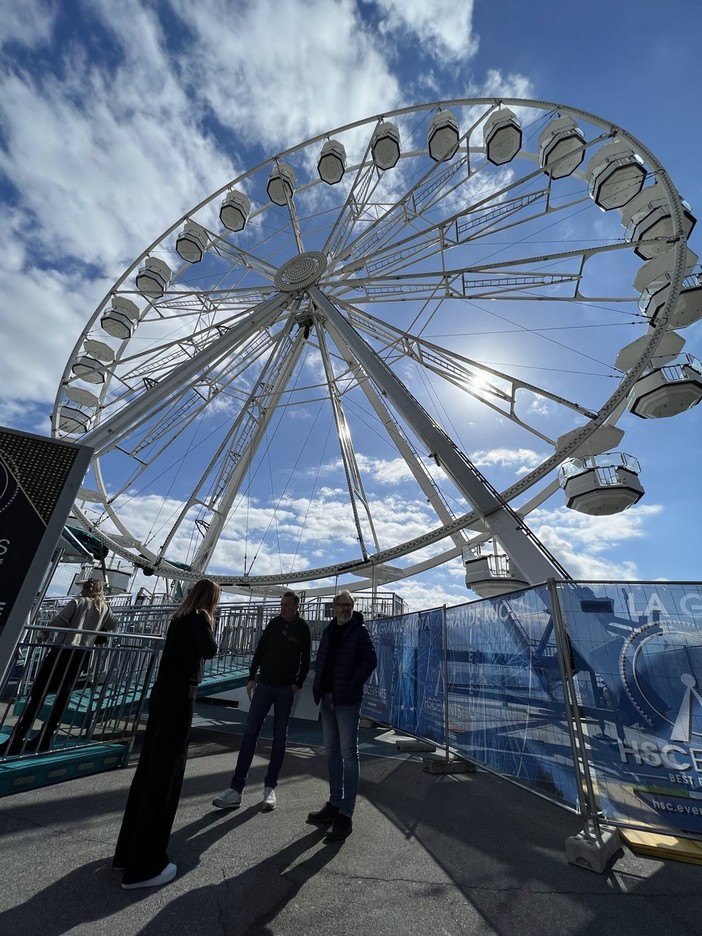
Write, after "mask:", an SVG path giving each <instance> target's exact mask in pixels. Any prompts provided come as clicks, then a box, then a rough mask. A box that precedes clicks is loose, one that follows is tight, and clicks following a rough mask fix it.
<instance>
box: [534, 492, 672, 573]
mask: <svg viewBox="0 0 702 936" xmlns="http://www.w3.org/2000/svg"><path fill="white" fill-rule="evenodd" d="M661 511H662V508H661V507H660V506H658V505H655V504H652V505H647V506H636V507H633V508H631V509H630V510H626V511H623V512H622V513H619V514H614V515H612V516H608V517H590V516H587V515H586V514H581V513H578V512H577V511H573V510H568V509H567V508H566V507H560V508H558V509H556V510H550V511H549V510H536V511H534V513H533V514H531V515H530V516H529V518H528V520H527V522H528V523H529V526H530V527H531V528H532V529H533V530H534V532H535V533H536V535H537V536H538V537H539V539H540V540H541V542H542V543H543V544H544V545H545V546H546V547H547V548H548V549H549V550H550V551H551V552H552V553H553V554H554V555H555V556H556V557H557V558H558V560H559V561H560V562H561V563H562V565H563V566H564V567H565V568H566V569H567V570H568V572H569V573H570V574H571V575H572V576H573V578H575V579H636V578H637V577H638V569H637V566H636V563H635V562H634V561H632V560H629V559H622V558H621V556H622V555H626V549H625V544H626V543H627V542H629V543H630V542H631V541H632V540H636V539H640V538H642V537H644V536H646V535H647V533H648V531H647V529H646V527H647V524H649V523H650V521H651V520H653V519H654V518H656V517H658V516H659V515H660V513H661Z"/></svg>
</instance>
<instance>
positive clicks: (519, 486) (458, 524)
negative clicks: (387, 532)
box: [55, 97, 686, 582]
mask: <svg viewBox="0 0 702 936" xmlns="http://www.w3.org/2000/svg"><path fill="white" fill-rule="evenodd" d="M459 105H460V106H486V105H489V106H490V107H499V106H509V105H512V106H516V107H524V108H530V107H531V108H538V109H541V110H550V111H554V112H559V111H563V112H565V113H567V114H569V115H574V116H576V117H580V118H583V119H586V120H587V121H589V122H591V123H593V124H595V125H598V126H601V127H603V128H608V129H609V131H610V132H611V133H612V134H614V133H616V134H618V135H620V136H621V137H623V138H624V139H626V140H628V141H629V142H631V143H632V144H634V145H635V146H636V148H637V151H638V152H640V153H642V154H643V155H644V157H645V158H646V160H647V162H648V163H650V165H651V167H652V168H653V169H655V171H656V173H657V180H658V181H659V182H660V183H661V185H662V188H663V190H664V191H665V194H666V196H667V198H668V200H669V203H670V205H671V209H672V208H673V207H677V208H678V214H679V203H680V197H679V195H678V193H677V191H676V190H675V189H674V187H673V186H672V183H671V181H670V179H669V178H668V175H667V173H666V171H665V169H664V168H663V166H662V165H661V164H660V163H659V162H658V160H657V159H656V157H655V156H654V155H653V154H652V153H651V152H650V151H649V150H648V148H647V147H645V146H644V145H643V144H642V143H641V142H640V141H639V140H638V139H636V138H635V137H634V136H633V135H632V134H630V133H628V132H627V131H626V130H624V129H623V128H621V127H618V126H617V125H615V124H612V123H611V122H610V121H605V120H603V118H599V117H597V116H596V115H593V114H590V113H589V112H587V111H583V110H581V109H579V108H574V107H572V106H570V105H565V104H556V103H550V102H543V101H537V100H529V99H519V98H506V97H504V98H456V99H453V100H451V101H446V102H444V101H437V102H431V103H425V104H419V105H410V106H407V107H403V108H397V109H394V110H391V111H387V112H385V113H380V114H376V115H374V116H372V117H366V118H363V119H360V120H358V121H354V122H351V123H349V124H346V125H343V126H341V127H339V128H336V129H334V130H331V131H326V132H324V133H321V134H318V135H316V136H313V137H310V138H308V139H307V140H305V141H303V142H301V143H298V144H296V145H295V146H293V147H290V148H288V149H287V150H284V151H282V152H281V153H278V154H277V155H276V156H272V157H268V158H267V159H265V160H264V161H262V162H261V163H259V164H258V165H257V166H255V167H253V168H251V169H248V170H247V171H246V172H244V173H242V174H240V175H238V176H237V177H235V178H234V179H233V180H231V181H230V182H228V183H227V184H225V185H224V186H222V187H221V188H220V189H218V190H217V191H216V192H214V193H212V194H211V195H209V196H208V197H207V198H206V199H204V200H203V201H202V202H200V203H199V205H197V206H196V207H195V208H193V209H191V210H190V211H189V212H187V213H186V214H185V215H183V216H182V217H181V218H179V219H178V220H177V221H176V222H175V223H174V224H173V225H171V227H169V228H168V229H167V230H166V231H164V232H163V233H162V234H161V235H160V236H159V238H157V239H156V240H155V241H154V242H153V243H152V244H151V245H150V246H149V247H148V248H147V249H146V250H144V251H143V252H142V253H141V254H140V255H139V257H138V258H137V259H136V260H135V261H134V262H133V263H132V265H131V266H130V267H129V268H128V269H127V270H126V271H125V272H124V273H123V275H122V276H121V277H120V278H119V279H118V280H117V281H116V282H115V284H113V286H112V287H111V289H110V291H109V292H108V293H107V294H106V296H105V297H104V299H103V300H102V302H101V303H100V304H99V305H98V307H97V308H96V311H95V313H94V314H93V316H92V318H91V319H90V321H89V323H88V325H87V326H86V328H85V329H84V330H83V332H82V334H81V338H80V339H79V341H78V343H77V344H76V346H75V348H74V349H73V352H72V353H71V356H70V358H69V362H68V363H67V366H66V369H65V371H64V375H63V378H62V382H61V386H60V388H59V391H58V393H57V397H56V403H55V412H56V411H57V410H58V409H59V408H60V406H61V399H62V389H61V388H62V387H63V385H64V383H65V382H66V381H67V380H68V377H69V376H70V368H71V366H72V363H73V362H74V361H75V359H76V357H77V355H78V352H79V349H80V348H81V346H82V344H83V341H84V340H85V339H84V336H86V335H87V334H88V333H89V330H90V329H91V328H92V326H93V325H94V323H95V322H96V321H97V320H98V318H99V316H100V314H101V312H102V311H103V310H104V308H105V306H106V304H107V302H108V301H109V299H110V297H111V296H112V295H114V293H115V291H116V290H118V289H119V288H120V287H121V286H122V284H123V283H125V282H126V281H127V279H128V277H129V276H130V275H131V274H132V273H133V272H134V270H135V269H136V268H137V267H138V266H139V264H140V263H141V262H142V261H143V260H144V259H145V258H147V257H148V256H149V255H150V254H151V253H152V252H153V251H154V250H155V249H156V247H157V246H158V245H160V244H161V243H163V242H164V241H165V239H166V238H167V237H169V236H170V235H171V234H173V232H174V231H175V230H177V229H178V228H179V226H180V225H181V224H183V223H184V222H185V221H186V220H187V219H189V218H190V217H191V216H192V215H194V214H196V212H197V211H198V210H200V209H201V208H203V207H205V206H207V205H209V204H211V203H213V202H214V201H215V200H216V199H217V198H218V197H220V196H221V195H222V194H223V193H225V192H227V191H228V190H231V189H232V187H233V186H235V185H238V184H239V183H240V182H241V181H242V180H244V179H246V178H247V177H249V176H251V175H253V174H254V173H257V172H260V171H262V170H263V169H265V168H267V167H270V166H272V165H273V164H276V163H278V162H280V161H282V160H284V159H285V158H286V157H288V156H290V155H291V154H295V153H298V152H301V151H304V150H306V149H308V148H309V147H311V146H313V145H314V144H317V143H319V142H321V141H323V140H325V139H328V138H329V137H330V136H331V135H336V134H341V133H343V132H345V131H348V130H352V129H355V128H360V127H364V126H369V125H372V124H373V123H377V122H379V121H382V120H385V119H390V118H393V117H398V116H401V115H407V114H413V113H416V112H430V111H432V110H434V109H438V108H450V107H455V106H459ZM487 113H489V111H486V113H485V114H484V115H483V119H484V117H485V116H486V114H487ZM315 184H319V183H318V182H315ZM674 224H675V225H676V227H677V231H676V236H677V240H676V243H675V246H674V249H675V251H676V260H675V266H674V270H673V277H672V285H671V289H670V295H669V297H668V300H667V306H666V309H665V310H664V312H663V314H662V315H661V316H660V317H659V318H658V320H657V322H656V323H655V327H653V328H652V329H651V335H650V340H649V342H648V345H647V346H646V349H645V350H644V352H643V353H642V355H641V358H640V360H639V363H638V364H637V365H636V366H635V367H634V368H632V369H630V370H629V371H628V372H627V374H626V375H625V376H624V377H623V378H622V380H621V381H620V382H619V383H618V385H617V389H616V390H615V392H614V393H613V394H612V395H611V396H610V397H609V398H608V399H607V400H606V401H605V403H604V404H603V405H602V406H601V407H600V409H599V410H598V412H597V414H596V416H594V417H593V418H592V419H591V420H590V421H589V422H588V423H586V424H585V425H583V426H581V427H580V433H579V434H578V435H576V436H574V437H572V438H571V439H569V440H568V442H567V444H565V445H563V446H562V447H561V448H559V449H557V450H555V451H554V452H553V454H552V455H551V456H549V457H548V458H546V459H545V460H544V461H543V462H541V464H540V465H539V466H537V467H536V468H534V469H533V470H532V471H531V472H529V473H528V474H526V475H525V476H524V477H523V478H522V479H520V480H519V481H518V482H516V483H515V484H512V485H510V486H508V487H507V488H505V489H504V490H503V491H502V497H503V498H504V499H505V500H507V501H508V502H511V501H512V500H514V499H515V497H517V496H518V495H519V494H520V493H521V492H523V491H525V490H527V489H529V488H530V487H533V486H534V485H535V484H536V483H538V482H539V481H540V480H542V479H544V478H545V477H546V476H547V475H548V474H549V473H551V472H552V471H553V469H554V468H555V467H557V466H558V465H559V464H561V463H562V462H563V460H564V459H565V458H567V457H568V455H569V454H571V453H572V452H574V451H575V450H576V449H577V448H578V447H579V446H580V445H581V444H582V442H583V440H584V439H586V438H588V437H589V436H590V435H591V434H592V432H594V431H595V429H597V428H598V427H600V426H602V425H604V424H606V423H607V421H608V420H609V419H610V417H611V416H612V415H613V414H614V413H615V411H616V410H617V408H618V407H619V406H620V404H621V402H622V400H624V399H626V396H627V394H628V392H629V390H630V388H631V387H632V386H633V384H634V383H635V381H636V380H637V379H638V377H639V376H640V374H641V373H642V372H643V370H644V369H645V367H646V364H647V362H648V361H649V360H650V358H651V355H652V354H653V353H654V351H655V348H656V347H657V345H658V343H659V341H660V339H661V338H662V336H663V335H664V333H665V332H666V329H667V321H668V317H669V312H670V310H671V309H672V307H673V304H674V301H675V299H676V298H677V295H678V294H679V291H680V288H681V283H682V279H683V273H684V257H685V246H686V244H685V238H684V232H683V231H682V222H681V221H680V218H679V217H678V216H676V217H674ZM317 254H318V256H319V257H321V258H322V261H324V262H323V263H322V262H321V261H320V262H318V268H317V269H315V271H314V273H313V274H308V275H312V279H311V280H310V283H311V282H317V281H318V280H319V277H320V276H321V275H322V274H323V273H324V267H325V266H326V260H325V258H324V257H323V255H322V254H320V253H319V252H317V251H305V252H303V253H301V254H297V255H294V256H293V257H292V258H290V259H288V260H286V261H285V262H284V263H283V264H282V265H281V266H279V267H278V269H277V270H276V277H275V285H276V287H278V288H281V285H280V283H279V282H278V276H279V274H280V275H281V282H282V280H283V279H284V275H283V274H287V273H290V272H291V271H292V272H293V273H294V272H295V268H296V267H297V266H299V265H300V257H303V258H306V257H307V255H310V257H311V256H312V255H317ZM315 277H316V278H315ZM304 282H306V281H305V280H304V276H303V284H304ZM284 285H285V284H284ZM286 288H287V289H288V290H289V291H290V292H291V293H293V292H294V291H295V289H296V288H304V286H302V287H301V286H300V285H299V284H293V285H286ZM103 494H104V496H105V499H106V500H107V499H108V495H107V492H106V491H103ZM479 519H480V518H479V516H478V514H477V513H476V511H470V512H468V513H465V514H463V515H461V516H460V517H458V518H457V519H456V520H455V521H454V522H453V523H452V524H445V523H444V524H440V525H439V526H437V527H435V528H434V529H433V530H431V531H428V533H427V534H426V535H425V536H422V537H418V538H414V539H410V540H407V541H406V542H405V543H402V544H398V545H397V546H395V547H393V548H391V549H387V550H378V551H376V552H375V553H373V554H372V555H371V556H370V557H368V558H366V559H363V560H354V561H349V562H346V563H335V564H334V567H335V568H336V569H337V572H336V573H335V574H337V575H340V574H341V575H343V574H346V573H347V572H349V573H351V572H353V569H354V568H359V567H361V566H369V565H370V566H372V565H374V564H381V563H383V562H385V561H387V559H388V558H389V557H390V556H397V555H407V554H410V553H412V552H414V551H415V550H416V549H417V548H418V547H419V546H420V545H425V544H426V543H433V542H438V541H440V540H442V539H445V538H447V537H448V536H450V535H451V534H452V532H458V531H461V530H465V529H467V528H470V527H471V526H474V525H475V524H476V523H478V522H479ZM81 522H82V521H81ZM107 538H108V540H109V537H107ZM467 541H468V540H467ZM404 547H409V548H407V549H406V550H405V552H403V553H398V552H397V550H398V549H402V548H404ZM149 552H150V551H149ZM130 555H131V554H130ZM131 558H132V559H133V558H134V557H133V555H132V556H131ZM158 564H159V565H161V566H163V567H164V569H165V567H166V566H167V565H170V563H168V562H167V560H162V561H161V562H160V563H158ZM171 568H172V569H173V570H174V571H173V573H172V574H173V577H177V576H179V575H180V576H183V575H184V574H185V571H186V570H184V569H177V568H176V567H174V566H171ZM328 568H329V567H325V566H322V567H318V568H317V569H314V570H309V573H310V574H308V573H305V575H304V576H303V577H302V578H298V577H296V576H295V575H292V574H291V573H287V574H285V575H283V576H279V577H278V578H279V580H280V581H303V580H309V579H310V578H312V577H319V575H316V574H313V573H323V572H325V573H326V574H329V573H328ZM159 574H163V572H160V573H159ZM217 578H218V579H222V580H224V579H237V580H239V579H240V578H244V577H238V576H234V577H232V576H217ZM246 578H248V579H249V580H250V581H252V582H254V581H255V582H264V581H267V580H268V579H269V578H270V577H269V576H262V577H259V576H251V577H246Z"/></svg>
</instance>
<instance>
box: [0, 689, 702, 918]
mask: <svg viewBox="0 0 702 936" xmlns="http://www.w3.org/2000/svg"><path fill="white" fill-rule="evenodd" d="M241 722H242V715H241V713H238V712H237V711H236V710H233V709H231V708H228V707H225V706H223V705H212V704H207V703H201V704H199V705H198V715H197V717H196V721H195V725H194V727H193V732H192V737H191V745H190V757H189V761H188V768H187V773H186V778H185V784H184V788H183V793H182V797H181V801H180V808H179V811H178V815H177V817H176V822H175V827H174V830H173V835H172V837H171V845H170V858H171V861H174V862H175V863H176V864H177V865H178V875H177V877H176V879H175V880H174V881H173V882H172V883H171V884H168V885H166V886H164V887H162V888H158V889H153V890H137V891H125V890H123V889H122V888H121V887H120V875H119V874H117V873H115V872H114V871H112V869H111V866H110V863H111V857H112V850H113V848H114V843H115V839H116V836H117V832H118V829H119V825H120V820H121V815H122V810H123V808H124V804H125V800H126V795H127V790H128V788H129V783H130V781H131V778H132V775H133V767H134V765H135V763H136V758H137V751H136V750H135V753H134V755H133V757H132V762H131V765H130V766H129V767H126V768H122V769H119V770H115V771H111V772H108V773H102V774H97V775H94V776H89V777H84V778H81V779H79V780H72V781H70V782H67V783H61V784H56V785H55V786H50V787H45V788H43V789H38V790H28V791H25V792H22V793H18V794H14V795H12V796H7V797H4V798H2V799H0V840H1V842H2V845H1V847H0V933H2V934H7V936H64V934H70V936H113V934H114V936H132V934H140V936H164V934H170V933H174V934H178V936H190V934H192V936H303V934H305V936H307V934H324V936H327V934H328V936H365V934H373V936H415V934H417V936H419V934H422V936H424V934H427V933H435V934H449V936H460V934H476V936H477V934H480V936H489V934H499V936H552V934H553V936H556V934H557V936H571V934H572V936H576V934H577V936H584V934H597V936H603V934H604V936H606V934H610V933H611V934H617V936H648V934H651V936H653V934H655V936H661V934H663V936H683V934H685V936H692V934H699V933H700V932H701V931H702V867H700V866H699V865H692V864H682V863H679V862H675V861H667V860H658V859H653V858H644V857H640V856H636V855H634V854H632V853H631V852H630V851H629V850H628V849H627V848H626V847H623V848H622V849H621V850H620V851H619V852H618V853H617V854H616V855H615V856H614V859H613V861H612V863H611V865H610V866H609V867H608V869H607V871H606V872H605V873H604V874H595V873H593V872H592V871H588V870H584V869H582V868H578V867H575V866H574V865H571V864H569V863H568V862H567V860H566V854H565V841H566V839H567V838H568V836H571V835H574V834H575V833H576V832H578V831H579V830H580V829H581V827H582V823H581V821H580V819H579V818H578V817H577V816H575V815H573V814H572V813H570V812H567V811H564V810H563V809H561V808H560V807H557V806H555V805H553V804H551V803H549V802H547V801H546V800H543V799H540V798H539V797H536V796H534V795H533V794H530V793H528V792H526V791H524V790H522V789H520V788H517V787H515V786H513V785H511V784H509V783H507V782H506V781H503V780H501V779H499V778H497V777H495V776H492V775H490V774H488V773H485V772H482V771H477V772H474V773H460V774H459V773H457V774H433V773H429V772H427V771H426V770H425V769H424V765H423V762H422V760H421V757H420V756H419V755H417V754H403V753H399V752H398V751H397V750H396V745H395V741H396V736H395V735H393V734H392V733H391V732H386V731H382V730H381V729H377V728H365V729H363V730H362V732H361V752H362V754H361V790H360V796H359V802H358V806H357V809H356V813H355V815H354V831H353V834H352V835H351V836H350V837H349V838H348V839H347V840H346V841H345V842H343V843H335V844H325V842H324V834H323V831H320V830H318V829H317V828H316V827H314V826H311V825H308V824H307V823H306V816H307V813H308V812H309V811H310V810H313V809H317V808H319V807H321V806H322V805H323V804H324V802H325V800H326V796H327V785H326V780H325V764H324V757H323V750H322V748H321V730H320V726H319V724H318V723H316V722H310V721H303V720H298V719H294V720H293V723H292V725H291V733H290V744H289V748H288V753H287V756H286V761H285V765H284V768H283V774H282V776H281V779H280V782H279V785H278V789H277V796H278V807H277V809H276V810H275V811H273V812H270V813H263V812H262V811H261V797H262V793H263V778H264V774H265V766H266V758H267V755H268V752H269V749H270V745H269V741H268V740H266V739H265V738H263V739H261V741H260V742H259V748H258V751H257V755H256V758H255V760H254V763H253V766H252V770H251V774H250V778H249V780H250V782H249V785H248V786H247V788H246V791H245V794H244V802H243V805H242V807H241V808H240V809H238V810H235V811H223V810H219V809H215V808H213V807H212V806H211V801H212V798H213V797H214V796H215V795H216V794H217V793H219V792H220V791H222V790H223V789H225V788H226V787H227V786H228V784H229V779H230V776H231V773H232V770H233V768H234V761H235V757H236V751H237V749H238V745H239V740H240V733H241Z"/></svg>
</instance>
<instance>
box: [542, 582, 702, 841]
mask: <svg viewBox="0 0 702 936" xmlns="http://www.w3.org/2000/svg"><path fill="white" fill-rule="evenodd" d="M558 594H559V600H560V603H561V606H562V608H563V613H564V616H565V619H566V624H567V629H568V633H569V635H570V641H571V645H572V654H573V659H574V663H575V665H576V667H577V668H578V673H577V675H576V686H577V692H578V702H579V704H580V709H581V713H582V715H583V716H584V717H585V722H584V724H585V726H586V729H587V735H588V739H589V760H590V766H591V770H592V773H593V777H594V781H595V787H596V791H597V796H598V802H599V805H600V808H601V809H602V810H603V812H604V813H605V815H606V816H607V817H608V819H610V821H612V822H619V823H622V824H626V825H631V826H639V827H642V828H645V829H648V830H652V829H655V830H657V831H661V832H663V833H666V834H680V833H683V834H690V835H694V834H698V833H700V832H702V587H701V586H700V585H699V584H668V583H664V582H658V583H651V584H640V583H622V582H618V583H608V584H602V583H592V584H588V585H583V584H577V585H565V584H564V585H560V586H559V588H558Z"/></svg>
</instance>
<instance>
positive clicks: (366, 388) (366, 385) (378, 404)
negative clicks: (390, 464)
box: [326, 322, 464, 548]
mask: <svg viewBox="0 0 702 936" xmlns="http://www.w3.org/2000/svg"><path fill="white" fill-rule="evenodd" d="M326 325H327V330H328V332H329V335H330V336H331V337H332V339H333V340H334V343H335V344H336V346H337V348H339V351H340V353H341V355H342V357H343V358H344V359H345V360H347V361H349V362H350V363H349V367H350V370H351V372H352V373H353V374H354V377H355V380H356V383H357V384H358V386H359V387H360V388H361V389H362V390H363V393H364V395H365V397H366V399H367V400H368V401H369V403H370V405H371V407H372V409H373V411H374V412H375V414H376V416H377V418H378V420H379V422H380V424H381V426H382V427H383V429H384V430H385V432H386V433H387V435H388V436H389V437H390V439H391V440H392V444H393V446H394V447H395V448H396V449H397V452H398V453H399V455H400V457H401V458H402V459H403V461H404V463H405V465H406V467H407V469H408V470H409V472H410V473H411V474H412V476H413V478H414V480H415V481H416V482H417V484H418V485H419V488H420V489H421V491H422V493H423V495H424V496H425V497H426V499H427V502H428V503H429V504H430V505H431V507H432V508H433V510H434V512H435V514H436V516H437V517H438V518H439V520H440V521H441V523H444V524H450V523H453V521H454V520H455V514H454V512H453V511H452V510H451V508H450V507H449V505H448V501H447V499H446V497H445V495H444V494H443V493H442V491H441V489H440V488H439V486H438V485H437V483H436V481H435V480H434V478H433V477H432V475H431V473H430V471H429V470H428V469H427V467H426V465H425V464H424V462H423V461H422V459H421V458H420V456H419V454H418V452H417V450H416V448H415V446H414V445H413V444H412V442H411V441H410V439H409V438H408V436H407V434H406V433H405V432H404V430H403V429H402V427H401V426H400V424H399V422H398V421H397V419H396V418H395V416H394V415H393V413H392V412H391V410H390V409H389V408H388V406H387V405H386V404H385V402H384V400H383V396H382V394H381V393H380V392H379V391H378V390H377V389H376V386H375V383H374V382H373V380H372V379H371V378H370V377H369V375H368V374H366V373H365V372H364V371H363V369H362V368H361V366H360V364H359V363H358V362H357V361H355V360H354V357H353V354H352V352H351V350H350V348H348V346H347V345H346V344H345V342H344V339H343V336H342V335H341V334H339V332H338V331H337V329H335V328H334V325H333V324H332V323H329V322H327V323H326ZM453 537H454V540H455V541H456V543H457V544H463V542H464V539H463V535H462V533H461V532H459V531H456V532H455V533H454V534H453ZM376 548H378V547H377V546H376Z"/></svg>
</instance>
